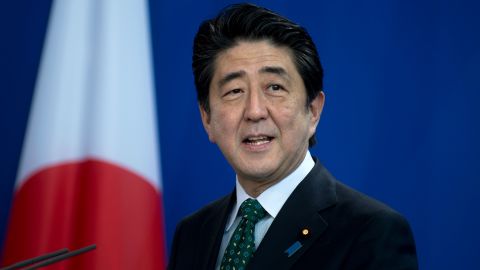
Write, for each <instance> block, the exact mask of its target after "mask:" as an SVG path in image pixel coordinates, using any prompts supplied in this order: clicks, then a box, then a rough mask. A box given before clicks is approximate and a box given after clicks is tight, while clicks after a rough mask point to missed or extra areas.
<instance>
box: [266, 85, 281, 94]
mask: <svg viewBox="0 0 480 270" xmlns="http://www.w3.org/2000/svg"><path fill="white" fill-rule="evenodd" d="M267 89H269V90H272V91H274V92H276V91H279V90H282V89H284V88H283V86H281V85H280V84H270V85H269V86H268V87H267Z"/></svg>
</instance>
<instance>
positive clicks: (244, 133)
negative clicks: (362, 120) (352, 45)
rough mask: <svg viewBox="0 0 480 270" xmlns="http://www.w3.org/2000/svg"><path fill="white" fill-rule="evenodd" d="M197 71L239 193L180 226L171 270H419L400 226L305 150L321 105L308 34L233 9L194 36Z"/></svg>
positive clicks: (210, 128) (246, 7)
mask: <svg viewBox="0 0 480 270" xmlns="http://www.w3.org/2000/svg"><path fill="white" fill-rule="evenodd" d="M193 71H194V75H195V84H196V87H197V92H198V93H197V94H198V102H199V107H200V112H201V116H202V121H203V124H204V127H205V130H206V132H207V133H208V137H209V139H210V141H212V142H213V143H215V144H217V145H218V147H219V148H220V150H221V151H222V153H223V154H224V156H225V158H226V159H227V160H228V162H229V163H230V164H231V166H232V167H233V169H234V170H235V172H236V174H237V176H236V188H235V190H234V191H233V192H232V193H231V194H229V195H227V196H226V197H224V198H222V199H220V200H218V201H216V202H213V203H211V204H210V205H208V206H206V207H204V208H203V209H201V210H200V211H198V212H196V213H194V214H193V215H191V216H189V217H187V218H185V219H184V220H183V221H182V222H180V224H179V225H178V226H177V230H176V233H175V237H174V240H173V246H172V250H171V258H170V263H169V269H172V270H173V269H225V270H231V269H417V260H416V254H415V245H414V241H413V237H412V233H411V230H410V228H409V225H408V223H407V222H406V221H405V219H404V218H403V217H402V216H400V215H399V214H398V213H396V212H395V211H393V210H392V209H390V208H389V207H387V206H386V205H384V204H382V203H380V202H377V201H375V200H373V199H371V198H368V197H367V196H365V195H363V194H361V193H359V192H356V191H354V190H352V189H351V188H349V187H347V186H345V185H343V184H342V183H340V182H338V181H337V180H335V179H334V178H333V176H331V175H330V174H329V173H328V171H327V170H326V169H325V168H324V167H323V166H322V165H321V164H320V162H319V161H318V160H316V159H314V158H312V157H311V155H310V153H309V151H308V147H309V146H312V145H313V144H314V143H315V129H316V127H317V124H318V122H319V119H320V115H321V112H322V108H323V104H324V101H325V95H324V93H323V91H322V77H323V71H322V67H321V65H320V61H319V58H318V54H317V51H316V48H315V45H314V44H313V41H312V39H311V37H310V36H309V35H308V33H307V32H306V30H305V29H303V28H302V27H300V26H298V25H296V24H294V23H292V22H290V21H289V20H287V19H285V18H283V17H281V16H279V15H277V14H275V13H273V12H271V11H269V10H267V9H264V8H261V7H257V6H254V5H250V4H241V5H232V6H230V7H227V8H226V9H224V10H223V11H222V12H220V14H219V15H218V16H217V17H216V18H214V19H211V20H208V21H205V22H204V23H203V24H202V25H201V26H200V28H199V30H198V33H197V35H196V37H195V41H194V55H193Z"/></svg>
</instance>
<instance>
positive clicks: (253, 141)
mask: <svg viewBox="0 0 480 270" xmlns="http://www.w3.org/2000/svg"><path fill="white" fill-rule="evenodd" d="M272 140H273V137H270V136H255V137H248V138H246V139H244V140H243V143H245V144H247V145H253V146H257V145H263V144H266V143H269V142H271V141H272Z"/></svg>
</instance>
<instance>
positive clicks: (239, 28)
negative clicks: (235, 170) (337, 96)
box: [192, 4, 323, 146]
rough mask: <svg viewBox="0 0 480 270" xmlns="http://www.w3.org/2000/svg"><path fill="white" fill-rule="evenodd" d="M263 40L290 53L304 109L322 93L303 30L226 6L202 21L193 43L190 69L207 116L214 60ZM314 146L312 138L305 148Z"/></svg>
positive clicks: (267, 14) (253, 10)
mask: <svg viewBox="0 0 480 270" xmlns="http://www.w3.org/2000/svg"><path fill="white" fill-rule="evenodd" d="M261 40H267V41H269V42H271V43H272V44H273V45H276V46H284V47H287V48H288V49H290V51H291V52H292V56H293V61H294V64H295V66H296V68H297V71H298V73H299V74H300V76H301V77H302V79H303V83H304V84H305V88H306V91H307V100H306V106H307V107H308V106H309V104H310V103H311V102H312V101H313V99H315V97H317V95H318V94H319V93H320V92H321V91H323V69H322V66H321V64H320V59H319V56H318V53H317V49H316V47H315V44H314V43H313V40H312V38H311V37H310V35H309V34H308V32H307V30H306V29H305V28H303V27H301V26H300V25H298V24H296V23H294V22H292V21H290V20H288V19H287V18H285V17H283V16H280V15H278V14H276V13H274V12H273V11H271V10H268V9H266V8H263V7H259V6H256V5H253V4H233V5H230V6H227V7H226V8H224V9H223V10H221V11H220V13H219V14H218V15H217V17H215V18H213V19H210V20H206V21H204V22H203V23H202V24H201V25H200V27H199V29H198V32H197V34H196V36H195V39H194V43H193V58H192V68H193V74H194V77H195V86H196V88H197V99H198V103H199V104H200V106H202V108H203V109H204V110H205V111H206V112H207V113H209V112H210V107H209V103H208V96H209V89H210V83H211V81H212V77H213V73H214V68H215V67H214V63H215V59H216V57H217V56H218V55H219V54H220V53H221V52H224V51H225V50H227V49H230V48H232V47H234V46H235V45H237V44H238V42H239V41H261ZM314 144H315V134H314V135H313V136H312V137H311V138H310V139H309V146H313V145H314Z"/></svg>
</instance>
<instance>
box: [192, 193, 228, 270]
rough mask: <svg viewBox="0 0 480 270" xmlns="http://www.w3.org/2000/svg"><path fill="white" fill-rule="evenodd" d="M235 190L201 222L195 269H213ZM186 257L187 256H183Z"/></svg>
mask: <svg viewBox="0 0 480 270" xmlns="http://www.w3.org/2000/svg"><path fill="white" fill-rule="evenodd" d="M235 197H236V196H235V191H234V192H233V193H231V194H230V195H229V196H227V197H225V198H224V199H222V200H221V201H220V203H219V204H218V205H216V206H215V209H212V211H210V215H209V216H208V217H207V218H206V220H205V222H204V223H203V224H201V228H200V232H201V236H200V243H202V245H201V246H199V247H198V249H199V250H198V254H199V256H198V264H196V265H197V267H198V268H197V269H215V264H216V262H217V257H218V252H219V249H220V244H221V242H222V237H223V233H224V231H225V225H226V223H227V220H228V217H229V214H230V211H231V209H232V206H233V204H234V203H235ZM185 259H188V258H185Z"/></svg>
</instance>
